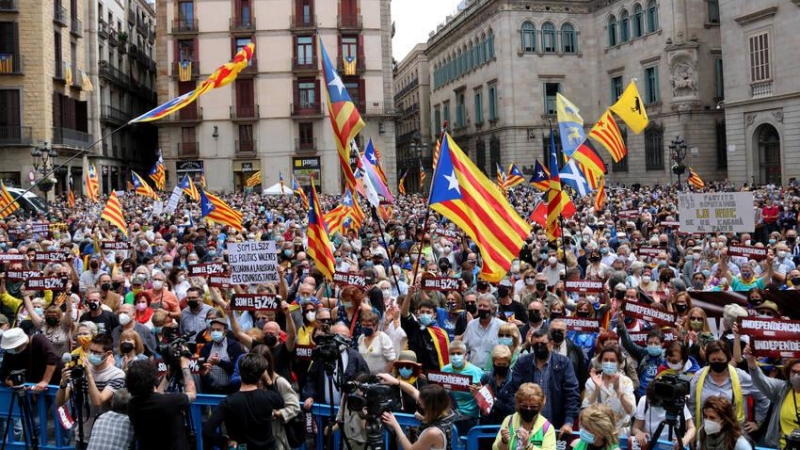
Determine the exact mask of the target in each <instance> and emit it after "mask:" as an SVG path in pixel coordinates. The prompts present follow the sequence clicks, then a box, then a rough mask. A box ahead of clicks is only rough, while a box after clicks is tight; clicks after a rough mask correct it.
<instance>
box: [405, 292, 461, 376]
mask: <svg viewBox="0 0 800 450" xmlns="http://www.w3.org/2000/svg"><path fill="white" fill-rule="evenodd" d="M416 290H417V288H416V286H409V288H408V292H409V294H408V295H407V296H405V298H403V302H402V303H401V304H400V326H401V328H402V329H403V331H405V333H406V337H407V338H408V349H409V350H412V351H413V352H414V353H415V354H416V355H417V358H418V359H419V363H420V364H422V368H423V370H425V371H429V370H442V368H443V367H444V366H446V365H447V364H448V363H449V362H450V359H449V353H448V352H447V349H448V347H449V346H450V338H449V336H448V335H447V332H446V331H445V330H444V329H442V328H439V327H438V326H436V304H435V303H433V302H432V301H430V300H427V299H421V301H420V302H419V303H418V304H417V311H416V314H415V315H411V314H410V312H409V310H410V309H411V299H412V297H414V294H416Z"/></svg>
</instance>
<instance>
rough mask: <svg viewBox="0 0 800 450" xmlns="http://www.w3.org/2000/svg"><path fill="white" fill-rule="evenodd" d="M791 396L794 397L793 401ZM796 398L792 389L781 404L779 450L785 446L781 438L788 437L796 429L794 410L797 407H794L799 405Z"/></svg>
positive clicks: (795, 413)
mask: <svg viewBox="0 0 800 450" xmlns="http://www.w3.org/2000/svg"><path fill="white" fill-rule="evenodd" d="M792 395H794V399H793V398H792ZM797 397H798V395H797V393H796V392H795V391H794V389H790V390H789V393H788V394H786V398H785V399H783V403H782V404H781V443H780V445H781V448H784V447H785V446H786V441H785V440H784V438H783V437H784V436H788V435H790V434H791V433H792V431H794V430H796V429H797V410H796V409H795V408H796V407H797V406H796V405H800V399H798V398H797Z"/></svg>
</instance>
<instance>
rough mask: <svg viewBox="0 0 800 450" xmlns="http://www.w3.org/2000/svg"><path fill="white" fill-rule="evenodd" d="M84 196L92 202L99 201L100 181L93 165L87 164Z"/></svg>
mask: <svg viewBox="0 0 800 450" xmlns="http://www.w3.org/2000/svg"><path fill="white" fill-rule="evenodd" d="M86 196H87V197H89V200H91V201H93V202H96V201H98V200H99V199H100V180H99V179H98V177H97V168H96V167H95V166H94V164H89V167H88V168H87V169H86Z"/></svg>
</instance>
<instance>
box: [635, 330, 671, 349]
mask: <svg viewBox="0 0 800 450" xmlns="http://www.w3.org/2000/svg"><path fill="white" fill-rule="evenodd" d="M647 334H648V333H628V336H630V338H631V342H635V343H636V344H638V345H640V346H642V347H647ZM676 339H677V338H676V337H675V333H673V332H671V331H670V332H667V333H664V340H663V342H664V344H671V343H673V342H675V340H676Z"/></svg>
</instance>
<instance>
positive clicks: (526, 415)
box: [519, 408, 539, 423]
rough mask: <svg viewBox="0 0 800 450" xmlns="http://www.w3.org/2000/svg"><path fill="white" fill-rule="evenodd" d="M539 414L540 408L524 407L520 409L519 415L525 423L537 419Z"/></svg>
mask: <svg viewBox="0 0 800 450" xmlns="http://www.w3.org/2000/svg"><path fill="white" fill-rule="evenodd" d="M538 414H539V410H538V409H527V408H524V409H520V410H519V417H520V418H521V419H522V421H523V422H525V423H531V422H533V419H535V418H536V416H537V415H538Z"/></svg>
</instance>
